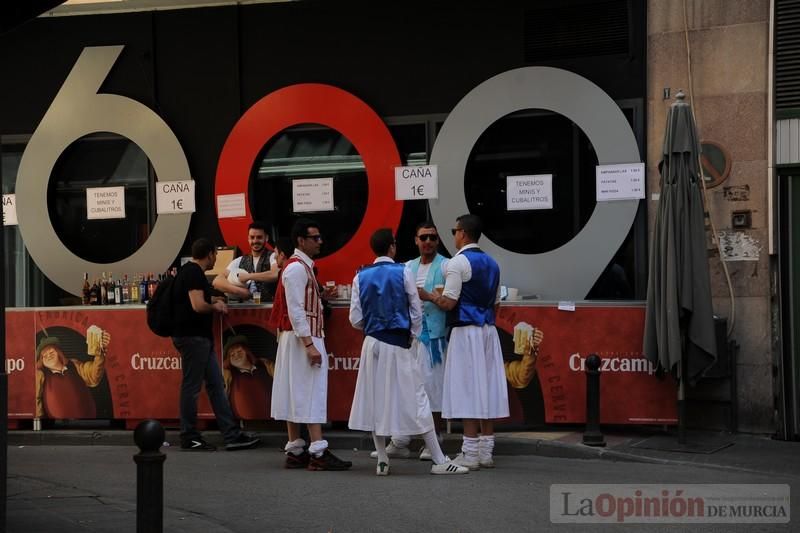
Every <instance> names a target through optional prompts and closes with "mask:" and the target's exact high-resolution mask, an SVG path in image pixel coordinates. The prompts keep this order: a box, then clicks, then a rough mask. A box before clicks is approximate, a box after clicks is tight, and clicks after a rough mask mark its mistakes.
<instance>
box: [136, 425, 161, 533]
mask: <svg viewBox="0 0 800 533" xmlns="http://www.w3.org/2000/svg"><path fill="white" fill-rule="evenodd" d="M133 440H134V442H136V445H137V446H138V447H139V453H137V454H136V455H134V456H133V460H134V461H135V462H136V533H162V531H163V529H164V461H165V460H166V458H167V456H166V455H164V454H163V453H161V451H160V448H161V444H162V443H163V442H164V428H163V427H161V424H159V423H158V422H157V421H156V420H144V421H142V422H140V423H139V425H138V426H136V429H135V430H134V432H133Z"/></svg>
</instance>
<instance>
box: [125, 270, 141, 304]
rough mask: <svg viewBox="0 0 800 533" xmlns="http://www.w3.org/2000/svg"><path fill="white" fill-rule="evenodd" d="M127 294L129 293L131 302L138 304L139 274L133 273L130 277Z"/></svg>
mask: <svg viewBox="0 0 800 533" xmlns="http://www.w3.org/2000/svg"><path fill="white" fill-rule="evenodd" d="M128 291H129V294H130V295H131V303H132V304H138V303H139V276H137V275H136V274H134V275H133V277H132V278H131V288H130V289H128Z"/></svg>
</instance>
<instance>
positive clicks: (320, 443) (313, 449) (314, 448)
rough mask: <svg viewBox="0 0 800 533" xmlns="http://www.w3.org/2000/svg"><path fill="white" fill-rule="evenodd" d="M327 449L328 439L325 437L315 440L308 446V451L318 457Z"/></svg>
mask: <svg viewBox="0 0 800 533" xmlns="http://www.w3.org/2000/svg"><path fill="white" fill-rule="evenodd" d="M327 449H328V441H326V440H325V439H323V440H315V441H314V442H312V443H311V445H310V446H309V447H308V453H310V454H311V455H313V456H314V457H320V456H321V455H322V454H323V453H325V450H327Z"/></svg>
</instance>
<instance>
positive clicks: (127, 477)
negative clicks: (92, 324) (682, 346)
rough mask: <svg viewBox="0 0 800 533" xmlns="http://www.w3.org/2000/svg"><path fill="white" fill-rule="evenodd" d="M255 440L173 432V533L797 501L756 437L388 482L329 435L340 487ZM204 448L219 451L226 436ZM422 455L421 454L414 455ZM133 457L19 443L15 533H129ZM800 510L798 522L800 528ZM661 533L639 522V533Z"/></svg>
mask: <svg viewBox="0 0 800 533" xmlns="http://www.w3.org/2000/svg"><path fill="white" fill-rule="evenodd" d="M258 434H259V436H260V437H261V438H262V440H263V446H262V447H261V448H260V449H257V450H250V451H242V452H236V453H232V452H225V451H218V452H215V453H202V452H181V451H180V449H179V448H178V447H177V444H178V435H177V432H174V431H169V432H168V433H167V442H169V443H171V445H170V446H168V447H164V448H162V450H163V451H164V452H165V454H166V455H167V460H166V462H165V463H164V464H165V470H164V508H163V513H164V515H163V523H164V531H169V532H171V533H183V532H185V533H196V532H204V533H211V532H219V533H231V532H237V533H238V532H251V531H281V532H286V531H288V532H297V533H300V532H303V533H307V532H309V531H320V532H328V533H330V532H334V533H340V532H347V531H354V532H362V531H364V532H366V531H370V532H371V531H382V532H383V531H385V532H394V531H397V532H398V533H400V532H405V531H425V532H427V531H460V532H462V533H471V532H473V531H474V532H478V531H497V530H498V527H500V528H502V529H503V530H505V531H508V532H509V533H510V532H512V531H531V530H536V531H559V532H562V531H573V530H580V531H585V530H586V529H585V527H586V526H583V527H579V526H569V525H564V524H553V523H551V522H550V515H549V512H550V511H549V506H550V505H551V504H550V498H551V495H550V493H549V490H550V487H551V486H552V484H553V483H567V484H569V483H593V484H607V483H683V484H685V483H727V484H736V485H742V484H774V483H778V484H787V485H789V486H790V487H791V491H792V492H796V491H797V490H800V460H798V452H799V451H800V443H797V442H780V441H774V440H771V439H769V438H766V437H760V436H753V435H725V434H709V433H690V434H689V436H688V439H687V440H688V442H689V444H695V445H697V444H703V443H708V442H711V443H712V444H716V445H719V444H720V443H723V444H729V445H728V446H726V447H724V448H722V449H720V450H718V451H716V452H714V453H710V454H702V453H687V452H670V451H665V450H660V449H653V447H652V446H651V447H647V448H642V447H640V446H641V444H642V442H643V441H645V442H644V444H645V445H648V446H649V445H650V444H652V443H650V442H648V441H649V440H650V439H654V438H655V439H656V440H658V439H661V440H662V441H663V440H664V439H663V438H662V437H663V435H660V434H658V433H650V432H648V431H646V430H639V431H636V432H634V431H631V430H626V431H624V432H611V433H609V434H608V435H607V436H606V442H607V446H606V447H604V448H593V447H588V446H584V445H583V444H581V437H582V435H581V433H579V432H576V431H574V430H564V431H546V432H528V431H525V432H506V433H499V434H498V435H497V444H496V455H497V456H498V457H497V458H498V468H496V469H492V470H487V471H481V472H480V473H471V474H470V475H469V476H463V479H439V478H440V477H441V476H430V475H429V474H428V473H429V469H430V463H428V462H423V461H418V460H406V461H403V460H398V461H396V462H393V469H392V476H390V477H391V479H389V481H388V482H387V481H386V478H379V477H376V476H375V475H374V468H375V461H374V459H370V458H369V451H371V450H372V440H371V438H370V437H369V436H367V435H365V434H363V433H358V432H350V431H328V432H327V433H326V438H327V439H328V440H329V441H330V443H331V446H332V447H333V449H334V451H335V453H337V454H339V455H340V456H341V457H342V458H344V459H349V460H352V461H353V462H354V467H353V470H352V471H351V472H348V473H330V474H331V475H326V474H327V473H322V474H320V473H309V472H297V471H294V470H286V469H284V468H282V464H283V456H282V454H281V451H282V448H283V445H284V443H285V438H286V437H285V435H284V434H283V433H282V432H277V431H270V432H259V433H258ZM206 436H207V438H208V440H209V441H211V442H213V443H216V444H222V443H221V440H220V438H219V434H218V433H217V432H215V431H208V432H206ZM671 439H672V437H670V436H667V437H666V441H667V442H666V446H667V447H673V446H672V443H671V442H670V440H671ZM674 440H675V444H677V439H676V438H675V439H674ZM460 443H461V441H460V436H458V435H456V434H452V435H445V439H444V448H445V451H446V452H447V453H448V454H454V453H457V451H458V449H459V448H460ZM656 444H657V445H658V446H659V447H663V445H664V444H665V443H664V442H656ZM420 446H421V441H419V440H415V441H414V442H412V448H413V449H415V450H416V449H418V448H419V447H420ZM136 452H137V449H136V447H135V446H134V444H133V432H132V431H108V430H100V431H91V430H80V431H74V430H65V429H58V430H46V431H40V432H32V431H12V432H10V433H9V449H8V456H9V461H8V466H9V473H8V480H7V489H8V500H7V507H8V520H7V526H8V529H7V531H9V532H10V533H29V532H36V533H49V532H58V533H71V532H89V531H91V532H104V533H105V532H110V533H128V532H130V533H133V531H134V530H135V526H136V503H135V502H136V497H137V496H136V476H137V473H136V466H135V464H134V461H133V455H134V454H135V453H136ZM455 477H458V478H462V476H455ZM312 479H313V480H315V481H314V482H313V483H310V482H309V481H310V480H312ZM487 494H491V495H492V496H491V502H492V507H491V509H492V511H491V512H490V513H488V514H487V512H486V510H485V509H483V506H485V505H486V497H487ZM795 502H797V499H795ZM387 504H388V505H387ZM798 506H800V503H795V504H794V506H793V507H794V508H793V509H792V512H791V514H792V515H794V516H800V509H798ZM453 510H457V516H453V515H452V511H453ZM685 525H686V524H684V526H685ZM761 526H764V525H763V524H762V525H761ZM786 526H787V524H778V525H771V526H764V527H759V529H758V530H760V531H773V530H776V531H780V530H787V529H786ZM663 527H664V526H663V525H661V526H659V525H654V526H652V527H649V526H647V525H645V524H638V525H637V527H636V530H637V531H644V532H648V533H649V532H650V531H663ZM730 528H731V525H730V524H719V525H717V526H716V527H706V528H701V529H702V530H703V531H714V532H717V531H719V532H727V531H730V530H731V529H730ZM684 529H686V528H684ZM740 530H742V531H744V529H740ZM750 530H752V529H750Z"/></svg>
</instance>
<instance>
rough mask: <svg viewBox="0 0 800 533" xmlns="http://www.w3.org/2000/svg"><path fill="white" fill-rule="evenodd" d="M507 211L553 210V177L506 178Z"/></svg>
mask: <svg viewBox="0 0 800 533" xmlns="http://www.w3.org/2000/svg"><path fill="white" fill-rule="evenodd" d="M506 209H508V210H509V211H525V210H528V209H553V175H552V174H536V175H531V176H506Z"/></svg>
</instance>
